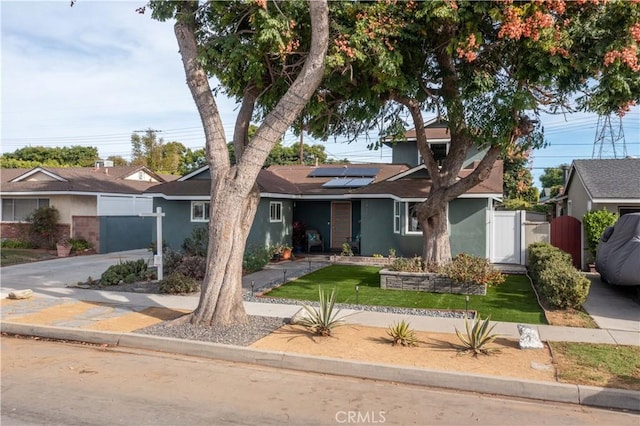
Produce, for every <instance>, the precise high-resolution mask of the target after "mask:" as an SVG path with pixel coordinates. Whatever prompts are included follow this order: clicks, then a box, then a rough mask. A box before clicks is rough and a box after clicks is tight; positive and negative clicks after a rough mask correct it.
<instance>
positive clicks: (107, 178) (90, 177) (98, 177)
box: [0, 166, 164, 194]
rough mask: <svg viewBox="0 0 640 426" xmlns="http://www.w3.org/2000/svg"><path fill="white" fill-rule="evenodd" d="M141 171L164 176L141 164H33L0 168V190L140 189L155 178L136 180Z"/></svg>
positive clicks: (141, 190)
mask: <svg viewBox="0 0 640 426" xmlns="http://www.w3.org/2000/svg"><path fill="white" fill-rule="evenodd" d="M140 171H142V172H144V173H145V174H146V175H148V176H151V177H152V178H153V179H155V180H157V181H160V182H162V181H164V179H163V178H162V177H161V176H159V175H157V174H156V173H154V172H152V171H151V170H149V169H147V168H146V167H143V166H124V167H108V168H93V167H35V168H31V169H4V168H3V169H0V182H1V188H0V192H2V194H17V193H20V194H28V193H47V192H49V193H51V192H55V193H60V192H66V193H68V192H76V193H78V192H81V193H120V194H131V193H142V192H144V191H145V190H146V189H148V188H149V187H151V186H153V185H156V184H157V183H158V182H145V181H139V180H135V178H132V177H134V176H135V175H136V174H137V173H138V172H140Z"/></svg>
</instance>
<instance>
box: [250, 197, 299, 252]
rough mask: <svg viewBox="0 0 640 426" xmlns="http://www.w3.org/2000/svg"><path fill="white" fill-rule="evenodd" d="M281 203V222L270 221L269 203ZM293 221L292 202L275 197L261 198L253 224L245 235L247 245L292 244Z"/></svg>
mask: <svg viewBox="0 0 640 426" xmlns="http://www.w3.org/2000/svg"><path fill="white" fill-rule="evenodd" d="M272 201H275V202H281V203H282V219H283V221H282V222H270V220H269V216H270V203H271V202H272ZM292 223H293V202H292V201H291V200H281V199H275V198H261V199H260V203H259V204H258V209H257V211H256V216H255V218H254V220H253V225H252V226H251V230H250V231H249V236H248V237H247V247H249V246H252V245H253V246H260V247H262V246H270V245H274V244H280V243H284V244H287V245H288V246H289V247H292V246H293V243H292V241H291V224H292Z"/></svg>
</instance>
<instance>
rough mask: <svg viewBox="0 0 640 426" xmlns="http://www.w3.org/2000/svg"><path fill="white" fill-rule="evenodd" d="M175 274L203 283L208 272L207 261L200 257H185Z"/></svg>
mask: <svg viewBox="0 0 640 426" xmlns="http://www.w3.org/2000/svg"><path fill="white" fill-rule="evenodd" d="M174 272H178V273H180V274H182V275H185V276H187V277H190V278H194V279H196V280H199V281H201V280H203V279H204V275H205V273H206V272H207V260H206V259H205V258H204V257H200V256H184V257H182V259H181V260H180V263H179V264H178V266H177V267H176V268H175V269H174Z"/></svg>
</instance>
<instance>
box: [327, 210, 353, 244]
mask: <svg viewBox="0 0 640 426" xmlns="http://www.w3.org/2000/svg"><path fill="white" fill-rule="evenodd" d="M350 237H351V202H350V201H334V202H332V203H331V249H332V250H340V251H342V245H343V244H344V243H346V242H347V241H349V240H348V239H349V238H350Z"/></svg>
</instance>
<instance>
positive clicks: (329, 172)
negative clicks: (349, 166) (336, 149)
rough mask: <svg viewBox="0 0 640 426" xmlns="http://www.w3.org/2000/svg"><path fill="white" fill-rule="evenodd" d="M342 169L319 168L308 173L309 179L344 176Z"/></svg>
mask: <svg viewBox="0 0 640 426" xmlns="http://www.w3.org/2000/svg"><path fill="white" fill-rule="evenodd" d="M345 170H346V169H345V168H344V167H319V168H317V169H314V170H313V171H311V173H309V177H339V176H344V172H345Z"/></svg>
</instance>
